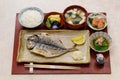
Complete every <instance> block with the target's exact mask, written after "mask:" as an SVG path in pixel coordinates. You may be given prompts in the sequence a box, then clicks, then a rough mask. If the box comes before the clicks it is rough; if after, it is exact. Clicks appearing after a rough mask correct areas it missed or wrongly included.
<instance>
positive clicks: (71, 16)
mask: <svg viewBox="0 0 120 80" xmlns="http://www.w3.org/2000/svg"><path fill="white" fill-rule="evenodd" d="M63 18H64V22H65V23H66V24H67V26H68V27H69V28H71V29H80V28H83V27H84V26H85V23H86V20H87V11H86V9H85V8H83V7H82V6H79V5H71V6H69V7H67V8H66V9H65V10H64V12H63Z"/></svg>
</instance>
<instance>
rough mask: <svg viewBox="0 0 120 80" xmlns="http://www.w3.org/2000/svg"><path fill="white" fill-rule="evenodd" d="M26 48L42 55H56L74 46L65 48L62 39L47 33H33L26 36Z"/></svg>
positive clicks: (68, 50)
mask: <svg viewBox="0 0 120 80" xmlns="http://www.w3.org/2000/svg"><path fill="white" fill-rule="evenodd" d="M27 48H28V50H29V51H30V52H31V53H35V54H38V55H41V56H44V57H57V56H60V55H62V54H65V53H67V52H70V51H74V50H77V49H75V48H65V46H64V45H63V43H62V41H61V40H60V39H58V38H55V37H54V35H49V34H48V33H42V32H41V33H39V34H33V35H31V36H29V37H28V38H27Z"/></svg>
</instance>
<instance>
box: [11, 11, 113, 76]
mask: <svg viewBox="0 0 120 80" xmlns="http://www.w3.org/2000/svg"><path fill="white" fill-rule="evenodd" d="M104 14H105V13H104ZM63 29H68V28H67V26H66V25H65V24H64V26H63ZM21 30H30V29H27V28H23V27H22V26H21V25H20V24H19V22H18V14H17V15H16V25H15V35H14V47H13V61H12V71H11V73H12V74H30V73H29V68H25V67H24V64H25V63H17V61H16V60H17V52H18V44H19V32H20V31H21ZM31 30H33V29H31ZM34 30H46V28H45V27H44V25H43V24H41V25H40V26H39V27H38V28H35V29H34ZM82 30H89V31H90V34H91V33H94V32H95V31H94V30H92V29H90V28H89V27H88V25H87V24H86V25H85V27H84V28H83V29H82ZM103 31H104V32H107V27H106V28H105V29H104V30H103ZM90 55H91V62H90V63H89V64H61V65H68V66H77V67H80V69H77V70H52V69H34V73H33V74H110V73H111V66H110V54H109V51H107V52H105V53H104V56H105V64H104V65H103V66H99V65H98V64H96V52H94V51H93V50H92V49H90ZM56 65H57V64H56Z"/></svg>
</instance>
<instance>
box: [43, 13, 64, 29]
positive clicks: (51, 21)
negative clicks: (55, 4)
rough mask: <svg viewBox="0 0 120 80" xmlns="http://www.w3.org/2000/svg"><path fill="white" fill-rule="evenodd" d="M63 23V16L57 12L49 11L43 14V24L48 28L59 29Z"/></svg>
mask: <svg viewBox="0 0 120 80" xmlns="http://www.w3.org/2000/svg"><path fill="white" fill-rule="evenodd" d="M63 24H64V21H63V16H62V14H61V13H59V12H49V13H47V14H46V15H45V18H44V25H45V26H46V27H47V28H48V29H60V28H62V26H63Z"/></svg>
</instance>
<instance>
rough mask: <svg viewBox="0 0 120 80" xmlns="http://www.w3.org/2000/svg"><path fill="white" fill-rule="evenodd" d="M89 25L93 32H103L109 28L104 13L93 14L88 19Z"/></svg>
mask: <svg viewBox="0 0 120 80" xmlns="http://www.w3.org/2000/svg"><path fill="white" fill-rule="evenodd" d="M87 24H88V26H89V27H90V28H92V29H93V30H103V29H104V28H105V27H106V26H107V20H106V16H105V15H104V14H102V13H91V14H90V15H89V16H88V18H87Z"/></svg>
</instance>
